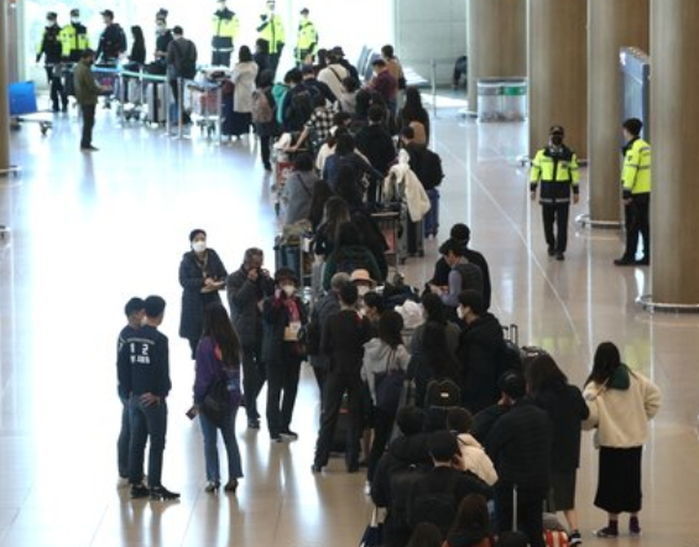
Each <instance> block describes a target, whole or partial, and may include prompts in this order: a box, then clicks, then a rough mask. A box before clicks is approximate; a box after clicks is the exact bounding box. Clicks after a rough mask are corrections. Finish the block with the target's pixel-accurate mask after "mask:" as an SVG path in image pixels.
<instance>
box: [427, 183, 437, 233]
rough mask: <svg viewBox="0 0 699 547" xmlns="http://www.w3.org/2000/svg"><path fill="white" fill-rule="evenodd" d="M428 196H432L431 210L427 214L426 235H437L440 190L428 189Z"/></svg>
mask: <svg viewBox="0 0 699 547" xmlns="http://www.w3.org/2000/svg"><path fill="white" fill-rule="evenodd" d="M427 197H429V198H430V210H429V211H428V212H427V214H426V215H425V219H424V226H425V237H428V236H430V235H434V236H436V235H437V233H438V232H439V190H437V189H436V188H432V189H431V190H427Z"/></svg>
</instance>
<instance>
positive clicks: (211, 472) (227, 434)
mask: <svg viewBox="0 0 699 547" xmlns="http://www.w3.org/2000/svg"><path fill="white" fill-rule="evenodd" d="M237 414H238V407H236V408H235V409H234V410H233V412H232V413H231V414H230V415H229V416H228V418H226V420H225V421H224V423H223V426H222V427H221V428H220V429H221V436H222V437H223V446H225V447H226V455H227V456H228V480H233V479H239V478H240V477H242V476H243V469H242V467H241V464H240V451H239V450H238V441H237V439H236V437H235V417H236V415H237ZM199 423H200V424H201V432H202V434H203V435H204V458H205V459H206V480H208V481H211V482H219V483H220V482H221V471H220V469H219V464H218V430H219V428H218V427H217V426H216V425H215V424H214V423H213V422H212V421H211V420H209V419H208V418H207V417H206V416H205V415H204V413H202V412H200V413H199Z"/></svg>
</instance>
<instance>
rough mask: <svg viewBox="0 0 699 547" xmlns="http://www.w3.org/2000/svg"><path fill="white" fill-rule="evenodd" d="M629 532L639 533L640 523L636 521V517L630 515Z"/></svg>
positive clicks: (634, 534)
mask: <svg viewBox="0 0 699 547" xmlns="http://www.w3.org/2000/svg"><path fill="white" fill-rule="evenodd" d="M629 533H630V534H631V535H632V536H640V535H641V523H640V522H638V517H631V520H630V521H629Z"/></svg>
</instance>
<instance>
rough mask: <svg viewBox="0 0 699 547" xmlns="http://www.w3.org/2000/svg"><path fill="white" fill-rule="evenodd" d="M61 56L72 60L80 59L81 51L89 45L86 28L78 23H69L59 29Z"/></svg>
mask: <svg viewBox="0 0 699 547" xmlns="http://www.w3.org/2000/svg"><path fill="white" fill-rule="evenodd" d="M61 44H62V47H63V57H64V58H66V59H69V60H71V61H73V62H78V61H79V60H80V55H81V54H82V52H83V51H85V50H86V49H87V48H89V47H90V38H89V37H88V35H87V28H86V27H85V25H82V24H80V23H70V24H68V25H66V26H65V27H63V28H62V29H61Z"/></svg>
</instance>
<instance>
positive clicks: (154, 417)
mask: <svg viewBox="0 0 699 547" xmlns="http://www.w3.org/2000/svg"><path fill="white" fill-rule="evenodd" d="M145 309H146V324H145V325H144V326H143V327H141V328H140V329H138V331H133V333H132V334H131V335H128V336H126V337H125V338H124V339H123V345H122V346H121V349H120V351H119V360H118V363H117V370H118V377H119V387H120V390H121V393H123V394H124V395H125V396H127V397H128V399H129V413H130V426H131V444H130V450H129V482H130V483H131V497H132V498H134V499H136V498H145V497H147V496H148V495H150V498H151V499H153V500H176V499H178V498H179V497H180V495H179V494H178V493H177V492H170V491H169V490H168V489H167V488H165V487H164V486H163V485H162V482H161V476H162V470H163V451H164V450H165V434H166V432H167V403H166V399H167V396H168V394H169V393H170V389H171V388H172V383H171V381H170V357H169V348H168V339H167V336H165V335H164V334H163V333H162V332H160V331H159V330H158V327H159V326H160V325H161V324H162V322H163V318H164V316H165V300H163V299H162V298H161V297H160V296H149V297H148V298H146V300H145ZM146 442H149V444H150V448H149V453H148V485H147V486H146V485H145V484H144V483H143V479H144V474H143V457H144V453H145V450H146Z"/></svg>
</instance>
